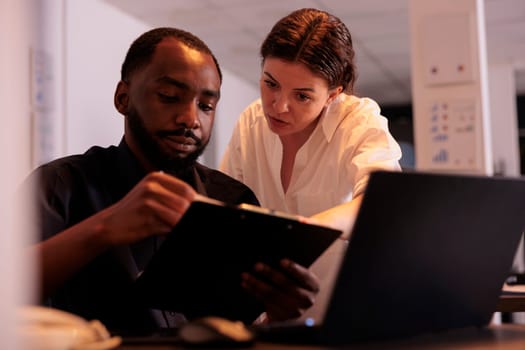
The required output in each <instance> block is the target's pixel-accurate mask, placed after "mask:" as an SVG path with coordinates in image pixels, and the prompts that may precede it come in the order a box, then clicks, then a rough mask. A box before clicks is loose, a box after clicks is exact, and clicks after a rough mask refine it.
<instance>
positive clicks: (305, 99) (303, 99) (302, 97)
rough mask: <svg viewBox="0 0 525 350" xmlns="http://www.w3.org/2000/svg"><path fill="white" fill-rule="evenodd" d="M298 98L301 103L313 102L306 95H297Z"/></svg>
mask: <svg viewBox="0 0 525 350" xmlns="http://www.w3.org/2000/svg"><path fill="white" fill-rule="evenodd" d="M297 98H298V99H299V100H300V101H309V100H311V98H310V96H308V95H305V94H297Z"/></svg>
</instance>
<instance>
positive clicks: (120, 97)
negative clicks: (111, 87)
mask: <svg viewBox="0 0 525 350" xmlns="http://www.w3.org/2000/svg"><path fill="white" fill-rule="evenodd" d="M113 100H114V101H113V102H114V103H115V108H116V109H117V111H119V112H120V114H122V115H126V114H127V113H128V103H129V85H128V84H127V83H126V82H124V81H122V80H121V81H119V82H118V84H117V88H116V89H115V96H114V98H113Z"/></svg>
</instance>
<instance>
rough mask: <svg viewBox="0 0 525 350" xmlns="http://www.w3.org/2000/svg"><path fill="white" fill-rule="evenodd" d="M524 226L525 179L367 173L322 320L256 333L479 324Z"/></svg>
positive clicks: (305, 335)
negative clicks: (368, 175) (367, 176)
mask: <svg viewBox="0 0 525 350" xmlns="http://www.w3.org/2000/svg"><path fill="white" fill-rule="evenodd" d="M524 228H525V179H522V178H503V177H485V176H477V175H457V174H455V175H451V174H443V173H440V174H438V173H424V172H416V171H414V172H386V171H378V172H374V173H372V174H371V176H370V180H369V183H368V186H367V189H366V191H365V194H364V198H363V202H362V205H361V208H360V210H359V213H358V217H357V219H356V222H355V224H354V227H353V229H352V234H351V236H350V239H349V242H348V247H347V249H346V251H345V252H344V257H343V258H342V259H341V264H340V267H339V272H338V274H337V277H336V278H335V281H334V283H333V289H332V292H331V294H330V296H329V300H328V302H327V306H326V310H325V312H324V313H323V316H324V317H322V319H316V318H315V316H313V317H310V318H307V319H303V320H302V322H301V324H300V325H297V324H290V323H284V324H282V323H271V324H268V325H263V326H256V327H254V330H255V331H256V332H257V335H258V337H259V339H261V340H264V341H278V342H287V343H321V344H323V343H324V344H341V343H351V342H356V341H365V340H381V339H392V338H397V337H407V336H415V335H418V334H422V333H429V332H439V331H445V330H451V329H460V328H469V327H484V326H486V325H488V324H489V323H490V321H491V319H492V316H493V313H494V310H495V309H496V304H497V302H498V299H499V296H500V294H501V289H502V286H503V283H504V281H505V279H506V277H507V276H508V275H509V273H510V270H511V266H512V262H513V259H514V256H515V252H516V250H517V247H518V243H519V240H520V238H521V235H522V232H523V230H524Z"/></svg>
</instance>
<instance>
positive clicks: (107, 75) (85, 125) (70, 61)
mask: <svg viewBox="0 0 525 350" xmlns="http://www.w3.org/2000/svg"><path fill="white" fill-rule="evenodd" d="M64 1H65V3H66V18H65V23H66V25H65V38H64V42H65V46H66V47H65V53H66V59H65V69H66V70H67V71H66V79H65V81H66V89H65V96H64V98H65V105H66V113H65V115H66V118H65V124H66V135H65V138H66V147H65V152H64V153H65V154H74V153H83V152H84V151H86V150H87V149H88V148H89V147H90V146H91V145H94V144H97V145H101V146H108V145H111V144H116V143H118V142H119V141H120V138H121V137H122V134H123V130H124V124H123V117H122V116H121V115H120V114H118V112H117V111H116V110H115V108H114V106H113V93H114V89H115V87H116V84H117V82H118V80H119V78H120V65H121V64H122V60H123V59H124V56H125V53H126V51H127V49H128V47H129V45H130V44H131V42H132V41H133V40H134V39H135V38H136V37H137V36H138V35H140V34H141V33H142V32H144V31H145V30H147V29H149V28H150V26H149V25H147V24H145V23H143V22H141V21H139V20H137V19H134V18H132V17H130V16H129V15H128V14H126V13H123V12H121V11H119V10H118V9H116V8H114V7H112V6H110V5H108V4H107V3H105V2H103V1H100V0H91V1H77V0H64ZM173 25H174V26H176V23H174V24H173ZM183 29H184V28H183ZM223 74H224V81H223V87H222V97H221V101H220V102H219V107H218V110H217V114H216V119H215V120H216V121H215V130H214V134H213V137H212V140H211V141H210V145H209V148H208V150H207V151H206V152H205V154H204V155H203V162H204V163H206V164H207V165H210V166H216V165H217V164H218V161H219V159H220V156H221V155H222V153H223V151H224V147H225V146H226V143H227V141H228V139H229V137H230V133H231V129H232V128H233V124H234V122H235V120H236V119H237V117H238V114H239V113H240V111H241V110H242V108H244V107H245V106H246V105H247V104H248V103H249V102H251V100H252V99H253V98H255V96H256V95H257V90H256V88H255V87H254V86H252V85H249V84H248V83H246V82H245V81H243V80H242V79H239V78H237V77H236V76H235V75H233V74H231V73H230V72H228V71H223Z"/></svg>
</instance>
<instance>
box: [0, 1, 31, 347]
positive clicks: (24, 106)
mask: <svg viewBox="0 0 525 350" xmlns="http://www.w3.org/2000/svg"><path fill="white" fill-rule="evenodd" d="M33 5H34V3H33V1H31V0H2V1H0V77H1V78H0V124H1V127H0V164H1V170H0V276H1V277H2V281H1V282H0V340H1V345H0V348H2V349H18V348H19V346H18V339H17V337H16V332H15V322H14V321H15V319H16V318H15V317H16V314H15V311H16V308H17V306H18V305H19V304H21V303H23V302H26V301H27V300H28V299H29V298H30V295H31V293H32V291H33V288H32V284H31V283H30V282H31V279H30V277H31V273H30V272H31V267H30V261H29V260H27V259H24V257H23V256H22V254H21V253H20V252H21V248H22V244H23V242H24V241H25V239H26V238H27V237H29V235H30V234H31V232H30V231H29V230H28V228H27V227H25V226H23V225H22V224H23V223H24V222H27V220H25V221H24V220H22V217H21V216H20V215H18V214H20V213H18V212H17V211H15V210H14V207H15V206H14V205H13V202H14V197H13V195H14V190H15V189H16V187H17V184H18V183H19V181H20V179H21V178H22V177H23V176H24V175H25V173H26V172H27V171H28V169H29V167H30V147H29V145H30V143H29V142H28V140H29V139H30V134H29V131H30V93H29V92H30V87H29V81H30V75H29V73H30V72H29V64H28V62H29V57H30V40H31V39H30V38H31V32H32V29H33V23H34V19H35V15H36V13H37V12H36V10H35V7H34V6H33ZM23 214H25V215H27V216H29V215H30V212H24V213H23ZM24 218H26V216H24Z"/></svg>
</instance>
